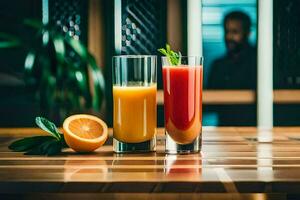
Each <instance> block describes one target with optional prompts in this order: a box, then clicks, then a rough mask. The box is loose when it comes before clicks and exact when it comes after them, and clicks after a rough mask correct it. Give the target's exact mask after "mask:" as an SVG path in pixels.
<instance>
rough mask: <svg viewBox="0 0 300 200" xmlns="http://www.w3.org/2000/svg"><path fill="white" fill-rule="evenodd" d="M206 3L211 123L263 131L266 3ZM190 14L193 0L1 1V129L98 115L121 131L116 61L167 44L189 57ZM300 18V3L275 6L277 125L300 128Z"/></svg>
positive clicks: (206, 118) (207, 118) (206, 115)
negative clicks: (261, 46)
mask: <svg viewBox="0 0 300 200" xmlns="http://www.w3.org/2000/svg"><path fill="white" fill-rule="evenodd" d="M194 2H195V1H194ZM200 4H201V5H202V36H201V35H199V37H202V39H203V43H202V46H203V56H204V94H203V95H204V103H203V124H204V125H211V126H256V125H257V107H258V105H257V102H258V101H257V56H256V55H257V46H258V45H257V40H258V31H259V30H258V20H259V13H258V5H259V3H258V1H257V0H202V1H200V0H199V5H200ZM201 5H200V6H201ZM188 12H189V9H188V3H187V0H111V1H108V0H88V1H86V0H64V1H63V0H51V1H50V0H27V1H22V0H10V1H1V2H0V14H1V20H0V59H1V66H0V113H1V115H0V126H1V127H13V126H14V127H26V126H34V117H35V116H46V117H49V118H50V119H52V120H53V121H55V122H56V123H57V124H61V122H62V121H63V119H64V118H65V117H66V116H68V115H70V114H73V113H80V112H85V113H92V114H95V115H98V116H100V117H102V118H104V119H105V120H106V121H107V123H108V124H109V125H110V126H111V125H112V93H111V91H112V83H111V82H112V80H111V64H112V63H111V57H112V56H113V55H120V54H123V55H126V54H152V55H158V52H157V49H158V48H160V47H163V46H165V44H166V43H169V44H170V45H171V47H172V48H173V49H174V50H176V51H181V52H182V54H187V51H188V42H187V37H188V31H193V28H192V29H191V28H189V29H188V19H187V16H188ZM299 13H300V1H298V0H297V1H295V0H275V1H273V31H274V32H273V49H270V51H272V52H273V88H274V91H273V94H274V99H273V124H274V125H275V126H287V125H300V120H299V119H300V105H299V104H300V90H298V89H300V66H299V65H298V63H300V40H299V37H298V35H300V17H299ZM198 26H199V27H200V26H201V23H199V24H193V26H192V27H195V29H196V28H197V27H198ZM196 45H199V46H201V44H200V43H199V44H196ZM261 56H263V55H261ZM158 61H159V62H158V87H159V89H160V90H161V89H162V76H161V63H160V58H159V57H158ZM103 79H104V80H103ZM103 81H105V85H104V84H103ZM104 89H105V90H104ZM158 95H160V97H159V98H158V100H159V102H158V104H159V105H158V125H159V126H163V102H162V101H161V100H160V99H161V95H162V93H161V91H160V92H159V93H158Z"/></svg>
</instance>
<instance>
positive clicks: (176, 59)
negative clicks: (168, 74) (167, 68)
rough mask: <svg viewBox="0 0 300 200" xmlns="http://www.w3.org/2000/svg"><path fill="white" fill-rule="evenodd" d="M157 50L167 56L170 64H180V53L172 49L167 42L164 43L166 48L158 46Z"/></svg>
mask: <svg viewBox="0 0 300 200" xmlns="http://www.w3.org/2000/svg"><path fill="white" fill-rule="evenodd" d="M158 51H159V52H160V53H161V54H163V55H165V56H166V57H167V59H168V61H169V63H170V64H171V65H175V66H177V65H181V53H180V52H179V53H177V52H175V51H172V50H171V47H170V45H169V44H166V49H164V48H160V49H158Z"/></svg>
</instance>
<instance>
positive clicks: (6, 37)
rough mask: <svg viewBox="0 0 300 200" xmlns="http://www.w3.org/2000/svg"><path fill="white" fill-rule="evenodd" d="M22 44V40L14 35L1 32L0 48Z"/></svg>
mask: <svg viewBox="0 0 300 200" xmlns="http://www.w3.org/2000/svg"><path fill="white" fill-rule="evenodd" d="M20 45H21V41H20V40H19V38H17V37H16V36H14V35H11V34H7V33H1V32H0V48H12V47H17V46H20Z"/></svg>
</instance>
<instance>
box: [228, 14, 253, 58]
mask: <svg viewBox="0 0 300 200" xmlns="http://www.w3.org/2000/svg"><path fill="white" fill-rule="evenodd" d="M247 40H248V33H245V31H244V30H243V26H242V22H241V21H239V20H235V19H229V20H227V21H226V23H225V42H226V47H227V50H228V51H229V52H230V53H238V52H239V51H240V50H241V49H242V48H243V45H244V44H245V43H246V42H247Z"/></svg>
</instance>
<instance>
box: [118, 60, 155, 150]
mask: <svg viewBox="0 0 300 200" xmlns="http://www.w3.org/2000/svg"><path fill="white" fill-rule="evenodd" d="M156 77H157V71H156V56H142V55H126V56H125V55H124V56H115V57H113V101H114V104H113V107H114V108H113V112H114V113H113V149H114V151H115V152H117V153H125V152H149V151H155V148H156V141H155V139H156V138H155V136H156V112H157V111H156V91H157V88H156Z"/></svg>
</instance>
